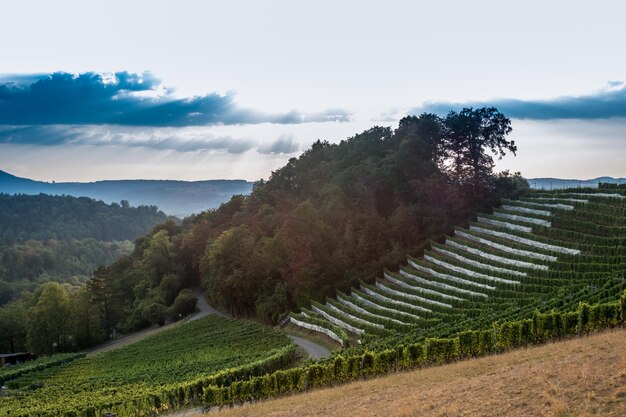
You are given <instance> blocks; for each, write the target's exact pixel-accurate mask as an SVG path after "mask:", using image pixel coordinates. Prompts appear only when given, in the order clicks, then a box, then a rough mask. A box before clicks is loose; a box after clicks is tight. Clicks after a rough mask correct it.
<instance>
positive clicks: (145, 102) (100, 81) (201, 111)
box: [0, 71, 351, 127]
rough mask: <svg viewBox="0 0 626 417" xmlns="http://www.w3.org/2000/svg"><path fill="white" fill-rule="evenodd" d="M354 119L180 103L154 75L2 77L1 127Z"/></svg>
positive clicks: (200, 101) (218, 98)
mask: <svg viewBox="0 0 626 417" xmlns="http://www.w3.org/2000/svg"><path fill="white" fill-rule="evenodd" d="M350 117H351V115H350V113H348V112H347V111H345V110H341V109H331V110H326V111H323V112H320V113H311V114H307V113H301V112H298V111H296V110H292V111H289V112H287V113H280V114H268V113H263V112H260V111H256V110H252V109H245V108H241V107H240V106H238V105H237V104H236V102H235V96H234V94H233V93H232V92H231V93H227V94H218V93H211V94H207V95H203V96H195V97H188V98H175V97H174V96H173V90H171V89H168V88H166V87H164V86H162V85H161V82H160V80H158V79H157V78H155V77H154V76H153V75H152V74H151V73H143V74H135V73H129V72H126V71H123V72H116V73H114V74H99V73H95V72H86V73H82V74H77V75H75V74H70V73H66V72H56V73H52V74H35V75H32V74H31V75H5V76H1V77H0V124H3V125H94V124H111V125H121V126H155V127H156V126H159V127H166V126H171V127H180V126H206V125H221V124H225V125H233V124H258V123H277V124H295V123H310V122H345V121H349V120H350Z"/></svg>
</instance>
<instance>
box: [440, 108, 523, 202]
mask: <svg viewBox="0 0 626 417" xmlns="http://www.w3.org/2000/svg"><path fill="white" fill-rule="evenodd" d="M443 124H444V127H445V129H444V130H443V137H442V138H441V139H442V140H441V143H440V146H439V147H438V150H439V155H438V157H439V162H440V166H441V168H443V170H444V171H445V172H446V173H447V174H448V175H449V176H450V177H451V178H452V179H453V180H454V181H455V182H457V183H459V184H463V185H464V184H471V185H472V186H473V188H474V190H479V189H484V188H487V187H488V186H489V183H490V181H491V179H492V174H493V167H494V165H495V163H494V160H493V156H492V154H493V155H497V156H498V157H499V158H502V157H503V156H504V155H506V153H507V152H512V153H513V154H514V155H515V153H516V152H517V146H516V145H515V142H514V141H512V140H508V139H507V135H508V134H509V133H511V131H512V128H511V120H510V119H508V118H507V117H505V116H504V114H502V113H500V112H499V111H498V110H497V109H496V108H494V107H488V108H487V107H484V108H480V109H473V108H464V109H463V110H461V111H460V112H458V113H457V112H455V111H451V112H450V113H448V115H447V116H446V117H445V119H443Z"/></svg>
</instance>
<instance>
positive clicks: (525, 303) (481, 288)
mask: <svg viewBox="0 0 626 417" xmlns="http://www.w3.org/2000/svg"><path fill="white" fill-rule="evenodd" d="M625 272H626V189H625V188H624V187H619V186H612V185H609V184H603V185H602V187H601V188H599V189H572V190H560V191H550V192H534V193H533V194H531V195H528V196H526V197H523V198H521V199H520V200H516V201H504V202H503V204H502V205H501V207H499V208H496V209H494V210H493V212H492V213H489V214H480V215H478V216H477V220H476V221H475V222H472V223H470V225H469V227H467V228H457V229H456V230H455V233H454V235H452V236H448V237H446V239H445V241H441V242H432V243H431V248H430V250H428V251H426V252H425V253H424V255H423V256H422V257H420V258H419V259H416V258H412V257H408V259H407V264H406V265H402V266H400V267H399V268H398V269H397V270H396V271H384V273H383V274H382V277H381V278H380V279H378V280H376V281H375V282H371V283H365V282H362V283H361V285H360V287H359V288H353V289H352V290H351V292H350V294H344V293H341V292H339V293H338V295H337V297H336V298H334V299H327V300H326V302H325V303H324V304H322V303H315V302H314V303H312V306H311V308H310V309H307V308H305V309H302V310H301V311H300V312H299V313H293V314H292V315H291V322H292V324H294V325H297V326H301V327H304V328H307V329H309V330H314V331H319V332H320V333H324V334H326V335H327V336H329V337H330V338H332V339H334V340H337V341H340V343H342V344H344V345H345V344H348V343H349V341H350V340H354V339H360V340H361V341H362V343H363V344H364V345H365V346H368V347H369V348H371V349H376V348H386V347H393V346H396V345H398V344H399V343H404V342H406V343H412V342H416V341H422V340H424V339H425V338H426V337H451V336H455V335H456V334H458V333H459V332H462V331H464V330H482V329H488V328H491V327H492V326H493V323H495V322H503V321H514V320H520V319H527V318H530V317H531V316H532V315H533V312H535V311H540V312H549V311H551V310H552V309H558V310H559V311H572V310H575V309H577V307H578V304H579V303H580V302H587V303H602V302H607V301H614V300H615V299H616V297H617V296H618V294H620V293H621V292H623V291H624V289H625V288H626V281H625V280H624V274H625Z"/></svg>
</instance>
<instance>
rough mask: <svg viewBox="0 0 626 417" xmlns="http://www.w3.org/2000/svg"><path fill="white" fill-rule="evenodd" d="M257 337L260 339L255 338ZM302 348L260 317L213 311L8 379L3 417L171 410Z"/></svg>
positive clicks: (1, 401)
mask: <svg viewBox="0 0 626 417" xmlns="http://www.w3.org/2000/svg"><path fill="white" fill-rule="evenodd" d="M251 341H253V342H251ZM294 352H295V346H294V345H293V344H292V342H291V341H290V339H289V338H287V337H286V336H285V335H283V334H281V333H279V332H277V331H275V330H273V329H271V328H268V327H265V326H262V325H260V324H258V323H254V322H248V321H243V320H234V319H227V318H222V317H218V316H208V317H205V318H202V319H199V320H196V321H192V322H189V323H185V324H181V325H179V326H176V327H175V328H173V329H172V330H168V331H166V332H162V333H160V334H157V335H154V336H151V337H148V338H146V339H144V340H142V341H139V342H137V343H134V344H132V345H128V346H125V347H122V348H119V349H115V350H112V351H109V352H106V353H102V354H99V355H95V356H93V357H89V358H83V359H77V360H75V361H73V362H71V363H68V364H65V365H60V366H55V367H50V368H46V369H43V370H40V371H36V372H29V373H27V374H25V375H23V376H21V377H19V378H16V379H14V380H12V381H10V382H9V383H8V386H9V394H10V396H9V397H0V416H23V417H25V416H68V417H69V416H74V417H76V416H85V417H86V416H93V417H95V416H100V415H101V414H102V412H103V410H108V411H113V412H115V413H117V415H118V416H120V417H121V416H136V415H148V414H150V413H152V412H153V411H154V410H156V409H158V410H160V411H167V410H168V407H169V406H170V404H171V401H173V399H174V398H177V397H180V396H181V395H182V397H183V398H187V399H190V398H198V399H199V396H200V394H198V392H199V391H200V392H201V390H202V386H203V385H210V384H221V383H223V382H224V381H231V380H233V379H238V378H249V377H250V376H253V375H259V374H265V373H267V372H272V371H274V370H276V369H279V368H282V367H285V366H287V365H289V364H291V361H292V359H293V355H294Z"/></svg>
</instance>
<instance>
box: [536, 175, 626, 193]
mask: <svg viewBox="0 0 626 417" xmlns="http://www.w3.org/2000/svg"><path fill="white" fill-rule="evenodd" d="M601 182H603V183H608V184H626V178H613V177H598V178H593V179H590V180H577V179H563V178H530V179H528V184H529V185H530V188H535V189H539V190H560V189H563V188H575V187H579V188H584V187H592V188H597V187H598V184H600V183H601Z"/></svg>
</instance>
